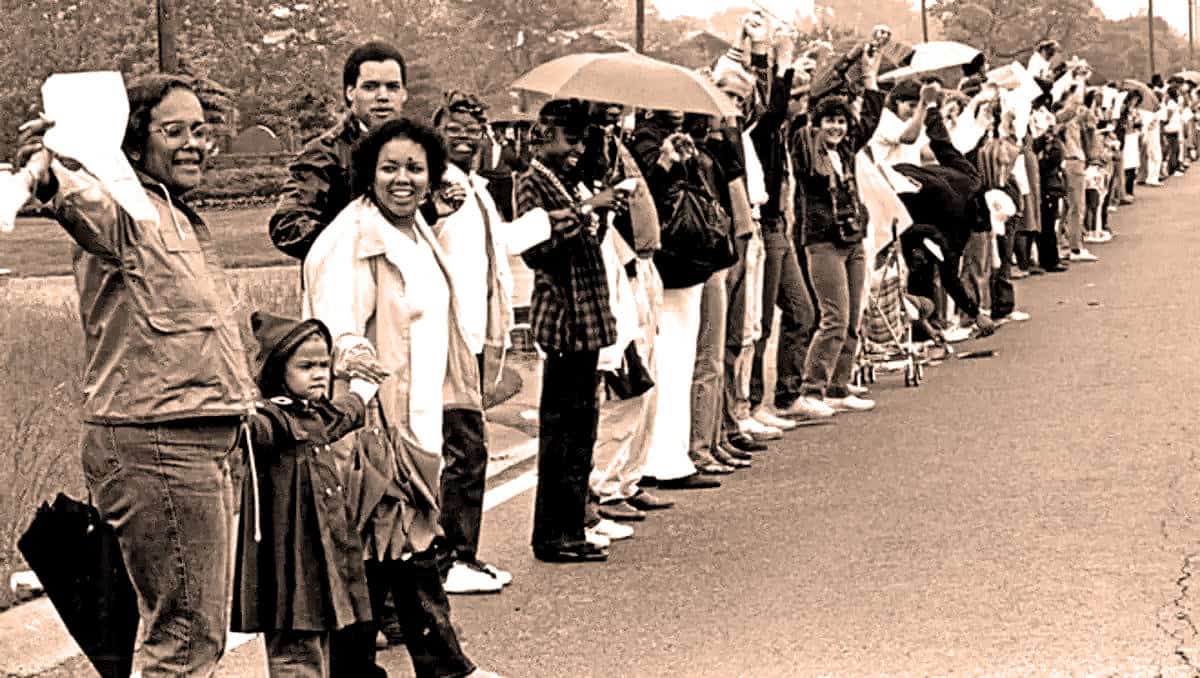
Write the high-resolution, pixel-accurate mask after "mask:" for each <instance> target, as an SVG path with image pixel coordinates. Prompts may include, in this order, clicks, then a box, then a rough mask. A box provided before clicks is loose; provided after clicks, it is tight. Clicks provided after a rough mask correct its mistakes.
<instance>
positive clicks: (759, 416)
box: [739, 407, 798, 431]
mask: <svg viewBox="0 0 1200 678" xmlns="http://www.w3.org/2000/svg"><path fill="white" fill-rule="evenodd" d="M754 420H755V421H757V422H758V423H760V424H762V425H763V426H768V427H771V428H777V429H779V430H780V431H790V430H792V429H794V428H796V426H798V424H796V422H794V421H792V420H791V419H784V418H783V417H777V416H775V415H773V414H771V413H770V412H768V411H767V410H766V409H765V408H762V407H760V408H758V410H757V411H755V412H754ZM739 428H741V427H740V426H739Z"/></svg>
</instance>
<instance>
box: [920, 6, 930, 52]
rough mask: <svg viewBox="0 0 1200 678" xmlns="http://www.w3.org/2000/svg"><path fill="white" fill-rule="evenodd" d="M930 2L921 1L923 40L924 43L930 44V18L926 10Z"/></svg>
mask: <svg viewBox="0 0 1200 678" xmlns="http://www.w3.org/2000/svg"><path fill="white" fill-rule="evenodd" d="M928 2H929V0H921V40H923V41H924V42H929V17H927V16H926V14H927V10H926V8H925V5H926V3H928Z"/></svg>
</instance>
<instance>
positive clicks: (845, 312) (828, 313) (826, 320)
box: [803, 242, 867, 398]
mask: <svg viewBox="0 0 1200 678" xmlns="http://www.w3.org/2000/svg"><path fill="white" fill-rule="evenodd" d="M804 254H805V256H806V257H808V274H809V276H810V277H811V278H812V286H813V291H814V292H815V293H816V296H817V308H818V311H819V313H820V315H821V320H820V322H819V323H818V324H817V332H816V334H815V335H814V336H813V340H812V344H810V345H809V347H808V355H807V356H806V357H805V360H804V386H803V390H804V395H806V396H810V397H816V398H823V397H825V396H829V397H831V398H844V397H846V396H848V395H850V393H849V391H848V390H847V388H846V387H847V385H849V383H850V375H851V371H852V370H853V369H854V354H855V353H856V352H857V351H858V326H859V323H860V322H861V320H862V305H863V294H864V292H863V285H864V284H865V282H866V276H867V260H866V254H865V252H864V250H863V245H862V243H855V244H853V245H845V246H844V245H835V244H833V243H828V242H818V243H811V244H809V245H807V246H806V247H805V248H804Z"/></svg>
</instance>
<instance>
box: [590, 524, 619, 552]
mask: <svg viewBox="0 0 1200 678" xmlns="http://www.w3.org/2000/svg"><path fill="white" fill-rule="evenodd" d="M583 538H584V539H586V540H587V543H589V544H591V545H592V546H595V547H596V548H602V549H606V548H608V547H609V546H611V545H612V540H611V539H609V538H608V537H606V536H604V535H602V534H600V533H599V532H597V531H596V528H595V527H589V528H586V529H585V530H584V531H583Z"/></svg>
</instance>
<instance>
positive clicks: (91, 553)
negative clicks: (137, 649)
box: [17, 493, 138, 678]
mask: <svg viewBox="0 0 1200 678" xmlns="http://www.w3.org/2000/svg"><path fill="white" fill-rule="evenodd" d="M17 548H19V549H20V551H21V555H23V556H25V562H27V563H29V567H31V568H33V571H34V572H35V573H36V574H37V576H38V579H39V580H41V582H42V586H43V587H45V589H46V595H47V596H48V597H49V598H50V602H51V603H53V604H54V609H56V610H58V616H59V617H60V618H62V622H63V625H64V626H66V627H67V631H69V632H70V633H71V637H73V638H74V639H75V642H76V643H78V644H79V649H81V650H83V653H84V654H85V655H87V658H88V659H89V660H91V662H92V666H94V667H96V671H98V672H99V673H100V675H101V676H103V677H104V678H128V676H129V674H130V672H131V670H132V667H133V651H134V644H135V642H136V640H137V629H138V608H137V595H136V594H135V593H134V591H133V584H132V583H130V581H129V574H128V572H127V571H126V570H125V563H124V561H122V560H121V550H120V548H119V547H118V545H117V533H116V532H115V531H114V530H113V529H112V527H111V526H109V525H108V523H106V522H104V521H103V520H101V519H100V514H99V513H97V511H96V509H95V508H94V507H92V506H90V505H88V504H84V503H83V502H79V501H76V500H74V499H71V498H70V497H68V496H66V495H65V494H61V493H60V494H59V495H58V497H57V498H56V499H55V500H54V504H53V505H50V504H48V503H43V504H42V506H41V508H39V509H38V511H37V515H36V516H35V517H34V519H33V522H32V523H31V524H30V525H29V529H28V530H26V531H25V534H23V535H21V539H20V541H18V542H17Z"/></svg>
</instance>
